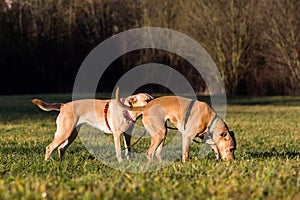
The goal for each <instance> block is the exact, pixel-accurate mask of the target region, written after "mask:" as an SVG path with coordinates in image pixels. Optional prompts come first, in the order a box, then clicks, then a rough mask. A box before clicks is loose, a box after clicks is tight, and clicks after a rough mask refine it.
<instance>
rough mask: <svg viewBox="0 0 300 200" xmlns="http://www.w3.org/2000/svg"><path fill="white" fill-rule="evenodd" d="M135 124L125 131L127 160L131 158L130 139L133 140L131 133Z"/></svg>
mask: <svg viewBox="0 0 300 200" xmlns="http://www.w3.org/2000/svg"><path fill="white" fill-rule="evenodd" d="M133 127H134V126H131V127H129V128H128V129H127V130H126V132H124V133H123V134H124V146H125V157H126V159H127V160H129V158H130V141H131V133H132V130H133Z"/></svg>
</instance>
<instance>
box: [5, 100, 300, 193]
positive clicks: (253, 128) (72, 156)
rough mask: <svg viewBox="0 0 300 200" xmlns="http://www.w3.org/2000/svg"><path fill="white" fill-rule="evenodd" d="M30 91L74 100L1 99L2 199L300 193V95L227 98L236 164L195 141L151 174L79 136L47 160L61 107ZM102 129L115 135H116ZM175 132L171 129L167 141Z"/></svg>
mask: <svg viewBox="0 0 300 200" xmlns="http://www.w3.org/2000/svg"><path fill="white" fill-rule="evenodd" d="M33 97H39V98H42V99H44V100H47V101H67V100H70V99H71V96H70V95H39V96H4V97H0V148H1V151H0V159H1V162H0V199H299V198H300V194H299V190H300V148H299V147H300V134H299V130H300V123H299V120H300V98H299V97H264V98H247V97H234V98H230V99H229V100H228V102H229V103H230V104H229V105H228V112H227V116H226V122H227V123H228V125H229V127H230V128H231V129H232V130H234V131H235V134H236V139H237V143H238V146H237V147H238V149H237V151H236V157H237V159H236V160H235V161H234V162H231V163H226V162H220V163H216V162H215V161H214V159H213V153H211V154H209V156H207V157H204V158H201V157H199V148H200V147H199V144H196V143H193V144H192V146H191V153H190V154H191V159H190V161H189V162H187V163H182V162H181V161H180V160H175V161H173V162H171V163H170V164H169V165H167V166H166V167H163V168H161V169H159V170H156V171H152V172H147V173H129V172H126V171H125V172H124V171H120V170H116V169H114V168H111V167H109V166H107V165H105V164H104V163H102V161H101V160H99V159H96V158H95V157H94V156H93V155H91V154H90V153H89V152H88V150H87V149H86V148H85V146H84V145H83V143H82V141H81V140H80V139H79V138H77V139H76V140H75V142H74V143H73V144H72V145H71V146H70V147H69V149H68V150H67V152H66V155H65V158H64V160H63V161H60V160H59V159H58V156H57V151H55V152H54V153H53V155H52V157H51V159H50V160H49V161H47V162H45V161H44V160H43V158H44V149H45V147H46V146H47V145H48V144H49V143H50V142H51V141H52V139H53V134H54V132H55V118H56V115H57V112H43V111H41V110H39V109H38V108H36V107H35V106H34V105H32V104H31V103H30V99H31V98H33ZM138 123H140V121H139V122H138ZM85 128H86V129H87V130H89V131H90V132H94V131H95V132H97V131H96V130H93V129H88V128H87V127H85ZM139 131H140V130H138V129H137V130H135V132H139ZM97 134H99V137H102V138H104V137H105V138H108V140H110V141H112V137H111V136H107V135H104V134H103V133H100V132H97ZM139 134H141V133H139ZM100 135H101V136H100ZM174 135H175V133H174V132H170V134H169V140H171V139H172V137H175V136H174ZM148 142H149V141H148V140H147V139H142V140H141V141H140V142H139V143H138V144H137V145H136V146H134V147H133V150H134V151H136V152H144V151H145V150H146V149H147V147H148ZM103 148H104V147H103ZM179 149H180V147H179ZM166 156H167V155H166ZM111 157H112V158H111V160H109V162H110V164H114V165H115V166H117V165H119V166H121V167H124V168H126V167H128V166H132V165H134V164H135V163H134V162H135V161H136V160H137V158H133V159H132V160H130V161H125V162H123V163H118V162H116V161H115V158H114V155H113V156H111ZM165 162H166V161H165ZM155 164H156V165H157V164H158V163H156V162H155ZM137 167H139V166H137ZM140 167H143V168H144V166H143V165H141V166H140Z"/></svg>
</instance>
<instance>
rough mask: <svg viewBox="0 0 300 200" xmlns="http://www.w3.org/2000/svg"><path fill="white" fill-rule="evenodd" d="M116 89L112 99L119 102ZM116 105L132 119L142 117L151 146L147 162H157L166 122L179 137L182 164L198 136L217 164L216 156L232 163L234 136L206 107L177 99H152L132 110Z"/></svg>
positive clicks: (170, 97)
mask: <svg viewBox="0 0 300 200" xmlns="http://www.w3.org/2000/svg"><path fill="white" fill-rule="evenodd" d="M118 97H119V88H117V90H116V99H119V98H118ZM118 104H119V105H120V106H121V107H122V108H124V109H127V110H129V111H133V112H136V115H139V114H143V124H144V126H145V128H146V130H147V131H148V133H149V134H150V135H151V145H150V147H149V149H148V150H147V152H146V156H147V158H148V159H149V160H152V159H153V156H154V154H155V155H156V157H157V158H158V159H159V160H161V151H162V146H163V142H164V139H165V136H166V126H165V123H166V121H167V120H170V121H171V122H172V123H173V124H174V125H175V126H176V128H178V130H179V131H180V132H181V133H182V160H183V162H185V161H186V160H187V159H188V152H189V146H190V143H191V142H192V140H193V139H194V138H195V137H196V136H198V137H201V138H203V139H204V142H206V143H208V144H210V145H211V147H212V148H213V150H214V151H215V154H216V158H217V160H219V153H220V154H221V157H222V159H223V160H230V159H234V150H235V148H236V142H235V137H234V133H233V132H232V131H229V130H228V127H227V125H226V124H225V122H224V121H223V120H222V119H221V118H219V117H217V114H216V113H215V111H214V110H213V109H212V108H211V107H210V106H209V105H208V104H206V103H204V102H200V101H192V100H191V99H187V98H184V97H179V96H164V97H159V98H156V99H154V100H153V101H151V102H149V103H148V104H147V105H145V106H142V107H132V106H127V105H124V104H122V103H121V102H120V101H118Z"/></svg>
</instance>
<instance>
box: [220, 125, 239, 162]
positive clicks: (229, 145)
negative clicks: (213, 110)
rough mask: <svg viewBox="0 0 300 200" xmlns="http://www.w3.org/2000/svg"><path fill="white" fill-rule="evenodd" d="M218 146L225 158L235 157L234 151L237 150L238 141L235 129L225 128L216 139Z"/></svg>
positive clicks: (222, 156) (231, 158)
mask: <svg viewBox="0 0 300 200" xmlns="http://www.w3.org/2000/svg"><path fill="white" fill-rule="evenodd" d="M226 129H227V128H226ZM216 146H217V149H218V151H219V153H220V154H221V158H222V159H223V160H225V161H227V160H233V159H235V157H234V151H235V150H236V141H235V137H234V132H233V131H228V129H227V130H224V131H223V132H222V133H221V134H220V137H219V138H218V140H217V141H216Z"/></svg>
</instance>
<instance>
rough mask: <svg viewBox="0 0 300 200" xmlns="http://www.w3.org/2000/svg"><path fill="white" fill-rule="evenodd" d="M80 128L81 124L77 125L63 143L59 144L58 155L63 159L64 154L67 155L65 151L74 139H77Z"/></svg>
mask: <svg viewBox="0 0 300 200" xmlns="http://www.w3.org/2000/svg"><path fill="white" fill-rule="evenodd" d="M79 130H80V126H77V127H76V128H75V129H74V130H73V132H72V133H71V135H70V137H69V138H68V139H67V140H66V141H65V142H64V143H62V144H61V145H59V147H58V149H57V150H58V157H59V158H60V159H61V160H62V159H63V157H64V155H65V152H66V150H67V148H68V147H69V146H70V144H72V143H73V141H74V140H75V139H76V137H77V135H78V132H79Z"/></svg>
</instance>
